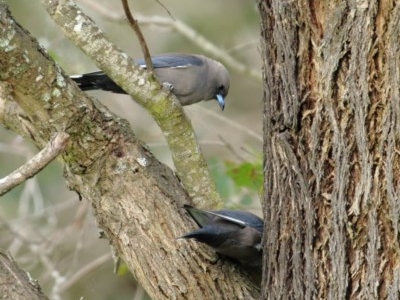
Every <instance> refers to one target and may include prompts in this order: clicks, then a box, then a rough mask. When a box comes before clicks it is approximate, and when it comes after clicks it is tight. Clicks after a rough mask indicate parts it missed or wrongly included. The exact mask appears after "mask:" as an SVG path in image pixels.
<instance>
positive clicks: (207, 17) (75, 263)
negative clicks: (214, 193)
mask: <svg viewBox="0 0 400 300" xmlns="http://www.w3.org/2000/svg"><path fill="white" fill-rule="evenodd" d="M5 2H6V3H8V5H9V6H10V9H11V11H12V13H13V15H14V17H15V18H16V20H17V21H18V22H19V23H20V24H21V25H22V26H23V27H25V28H26V29H27V30H29V31H30V32H31V34H32V35H33V36H35V37H36V38H37V39H38V41H39V42H40V43H41V44H42V45H43V47H44V48H46V49H47V50H48V51H49V53H50V54H51V56H52V57H53V58H54V59H55V60H56V61H57V63H58V64H60V65H61V67H62V68H63V69H64V71H65V72H66V73H67V74H77V73H82V72H89V71H93V70H96V69H97V68H96V66H95V65H94V64H93V62H92V61H91V60H90V59H89V58H88V57H86V56H85V55H84V54H83V53H82V52H81V51H80V50H79V49H78V48H76V47H75V46H74V45H73V44H72V43H71V42H69V41H68V40H67V39H66V38H65V37H64V35H63V33H62V32H61V31H60V30H59V29H58V27H57V26H56V25H55V24H54V23H53V22H52V21H51V19H50V18H49V17H48V15H47V13H46V12H45V11H44V9H43V8H42V6H41V5H40V1H32V0H6V1H5ZM77 3H78V5H79V6H81V7H82V10H83V11H84V12H85V13H87V14H88V15H89V16H91V17H92V19H93V20H94V21H95V22H96V23H97V24H98V26H99V27H100V28H102V30H103V31H105V32H106V33H107V34H108V36H109V37H110V39H111V40H112V41H114V42H115V43H116V44H117V45H118V46H119V47H120V48H122V49H123V50H124V51H126V52H127V53H128V54H130V55H131V56H132V57H133V58H139V57H141V51H140V46H139V45H138V43H137V40H136V37H135V35H134V33H133V32H132V31H131V29H130V28H129V26H128V25H127V24H126V22H125V21H124V15H123V10H122V7H121V3H120V1H117V0H114V1H107V0H80V1H77ZM130 3H131V9H132V11H133V14H134V15H135V16H138V15H141V16H144V17H153V16H160V17H162V18H167V19H169V20H172V21H173V19H172V17H173V18H174V19H176V20H181V21H183V22H184V23H186V24H187V25H188V26H190V27H192V28H193V29H194V30H195V31H196V32H198V33H199V34H201V35H203V36H204V37H206V38H207V39H208V40H210V42H211V43H213V44H214V45H215V46H216V47H218V48H221V49H222V50H223V51H226V53H229V54H230V55H232V56H233V57H234V58H235V59H237V61H238V62H240V63H243V64H245V65H246V66H247V67H249V68H251V69H254V70H255V71H256V72H258V73H259V74H260V75H261V58H260V55H259V16H258V13H257V9H256V5H255V3H254V2H252V1H242V0H202V1H194V0H186V1H182V0H163V1H162V3H163V5H164V6H165V7H166V8H167V9H168V10H169V12H170V14H171V15H172V17H171V16H170V15H169V13H168V12H167V11H166V10H165V9H164V8H163V7H162V6H160V4H159V3H157V1H151V0H137V1H131V2H130ZM141 27H142V30H143V33H144V35H145V37H146V40H147V43H148V46H149V49H150V52H151V53H152V54H157V53H166V52H183V53H198V54H204V55H207V56H211V57H213V55H212V54H210V53H208V52H207V50H206V49H204V47H203V46H204V45H200V46H199V45H196V44H194V43H193V42H192V41H190V40H189V39H187V38H186V37H184V36H182V34H180V33H179V32H177V31H176V30H173V29H171V28H169V27H165V26H157V25H154V24H151V23H150V24H143V25H142V26H141ZM105 59H106V58H105ZM228 69H230V71H231V88H230V92H229V95H228V98H227V104H226V108H225V111H224V112H221V111H220V110H219V107H218V104H217V103H216V102H215V101H210V102H208V103H201V104H196V105H192V106H189V107H185V111H186V112H187V114H188V116H189V118H190V119H191V121H192V123H193V126H194V129H195V131H196V134H197V137H198V139H199V142H200V144H201V147H202V150H203V152H204V154H205V156H206V158H207V161H208V162H209V167H210V170H211V172H212V175H213V177H214V179H215V182H216V183H217V187H218V191H219V192H220V194H221V196H222V197H223V199H224V201H225V206H226V207H229V208H233V209H245V210H249V211H252V212H254V213H256V214H258V215H261V210H260V195H261V193H262V191H261V188H262V178H263V177H262V125H261V124H262V84H261V76H260V78H255V77H251V76H249V75H246V74H243V73H240V72H238V71H235V70H232V69H231V68H230V67H229V66H228ZM91 95H93V98H94V101H99V102H100V103H102V104H103V105H105V106H107V107H108V108H109V109H110V110H111V111H112V112H114V113H115V114H116V115H118V116H120V117H122V118H125V119H127V120H128V121H129V122H130V124H131V126H132V129H133V130H134V132H135V134H136V135H137V136H138V138H139V139H141V140H142V141H144V142H145V143H147V144H148V145H149V147H150V149H151V151H152V152H153V153H154V154H155V155H156V156H157V158H158V159H160V160H161V161H163V162H164V163H166V164H168V165H169V166H170V167H173V166H172V162H171V158H170V153H169V151H168V147H167V144H166V142H165V140H164V138H163V136H162V134H161V132H160V131H159V129H158V128H157V126H156V124H155V123H154V122H153V121H152V119H151V118H150V117H149V116H148V115H147V113H146V112H145V111H144V110H143V109H142V108H141V107H140V106H138V105H137V104H136V103H135V102H134V101H132V100H131V99H130V98H129V97H128V96H124V95H115V94H111V93H106V92H91ZM36 152H37V149H36V148H35V147H34V146H33V144H32V143H31V142H30V141H27V140H24V139H22V138H21V137H19V136H17V135H15V134H14V133H12V132H10V131H8V130H6V129H5V128H4V127H3V126H1V125H0V166H1V167H0V178H1V177H4V176H6V175H7V174H8V173H9V172H11V171H12V170H14V169H16V168H17V167H18V166H20V165H21V164H23V163H24V162H25V161H26V160H28V159H29V158H31V157H32V156H33V155H34V154H35V153H36ZM99 232H100V230H99V229H98V228H97V226H96V223H95V220H94V218H93V215H92V212H91V208H90V205H88V203H86V202H85V201H84V200H83V201H79V199H78V196H77V195H76V194H75V193H73V192H71V191H69V190H68V188H67V186H66V183H65V181H64V179H63V177H62V168H61V166H60V164H59V163H58V162H53V163H52V164H51V165H50V166H48V167H47V168H46V169H45V170H44V171H43V172H41V173H40V174H39V175H38V176H36V177H35V178H33V179H31V180H29V181H28V182H26V183H25V184H23V185H21V186H20V187H18V188H16V189H14V190H13V191H11V192H10V193H8V194H6V195H5V196H3V197H1V198H0V234H1V239H0V247H1V248H2V249H6V250H8V251H9V252H10V253H11V254H12V255H13V257H14V259H15V260H16V261H17V262H18V264H19V265H20V267H22V268H23V269H24V270H26V271H28V272H30V274H31V275H32V277H33V278H36V279H38V280H39V282H40V284H41V285H42V288H43V289H44V291H45V292H46V294H47V295H49V297H50V298H51V299H98V300H103V299H104V300H106V299H107V300H111V299H148V297H147V296H146V295H145V292H144V291H143V290H142V289H141V288H140V287H139V286H138V285H137V284H136V282H135V280H134V278H133V277H132V275H131V274H130V273H129V272H126V271H123V270H124V269H123V268H122V269H121V270H122V272H119V275H115V274H114V273H113V262H112V258H111V254H110V253H111V251H110V247H109V245H108V243H107V241H106V240H104V239H99ZM182 242H184V241H182Z"/></svg>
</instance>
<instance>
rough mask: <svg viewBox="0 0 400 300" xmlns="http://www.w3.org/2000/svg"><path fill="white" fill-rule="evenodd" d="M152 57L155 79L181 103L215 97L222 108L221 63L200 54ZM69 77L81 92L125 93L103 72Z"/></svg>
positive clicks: (225, 79) (224, 77) (225, 77)
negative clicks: (169, 86) (168, 88)
mask: <svg viewBox="0 0 400 300" xmlns="http://www.w3.org/2000/svg"><path fill="white" fill-rule="evenodd" d="M151 60H152V62H153V67H154V72H155V75H156V77H157V79H158V80H159V81H160V82H161V83H163V84H168V85H171V88H172V92H173V93H174V94H175V96H177V97H178V99H179V100H180V102H181V104H182V105H189V104H193V103H197V102H200V101H203V100H205V101H208V100H212V99H215V100H217V101H218V104H219V106H220V107H221V110H224V107H225V97H226V95H227V94H228V91H229V73H228V71H227V69H226V68H225V67H224V66H223V65H222V64H221V63H220V62H218V61H216V60H213V59H211V58H208V57H205V56H202V55H194V54H177V53H176V54H175V53H172V54H162V55H156V56H152V58H151ZM137 64H138V65H139V66H140V67H141V68H146V64H145V62H144V60H138V61H137ZM71 79H72V80H74V81H75V82H76V83H77V84H78V86H79V88H80V89H81V90H82V91H88V90H98V89H99V90H104V91H110V92H113V93H119V94H126V92H125V91H124V90H123V89H121V88H120V87H119V86H118V85H117V84H116V83H115V82H114V81H112V80H111V78H110V77H108V76H107V75H106V74H105V73H104V72H102V71H97V72H93V73H87V74H83V75H73V76H71Z"/></svg>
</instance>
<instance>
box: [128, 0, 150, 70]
mask: <svg viewBox="0 0 400 300" xmlns="http://www.w3.org/2000/svg"><path fill="white" fill-rule="evenodd" d="M122 7H123V8H124V12H125V16H126V18H127V19H128V22H129V25H130V26H131V28H132V29H133V31H134V32H135V33H136V36H137V38H138V40H139V43H140V47H141V48H142V52H143V57H144V61H145V62H146V69H147V71H149V72H151V73H153V74H154V68H153V62H152V61H151V55H150V51H149V48H148V47H147V43H146V40H145V38H144V35H143V33H142V31H141V30H140V27H139V25H138V22H137V21H136V19H135V18H134V17H133V15H132V13H131V10H130V9H129V4H128V0H122Z"/></svg>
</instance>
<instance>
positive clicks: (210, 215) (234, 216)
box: [184, 204, 264, 232]
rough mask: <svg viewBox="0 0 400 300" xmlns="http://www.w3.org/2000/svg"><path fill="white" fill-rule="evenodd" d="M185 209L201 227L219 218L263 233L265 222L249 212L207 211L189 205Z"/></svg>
mask: <svg viewBox="0 0 400 300" xmlns="http://www.w3.org/2000/svg"><path fill="white" fill-rule="evenodd" d="M184 208H185V209H186V210H187V212H188V213H189V214H190V216H191V217H192V219H193V220H194V221H195V222H196V223H197V225H199V226H200V227H204V226H205V225H207V224H209V223H210V222H211V221H212V220H213V219H215V217H217V218H221V219H223V220H226V221H228V222H232V223H233V224H236V225H239V226H242V227H247V226H248V227H252V228H254V229H256V230H257V231H259V232H262V231H263V228H264V221H263V220H262V219H261V218H259V217H257V216H256V215H254V214H252V213H249V212H245V211H238V210H218V211H206V210H200V209H197V208H195V207H193V206H191V205H187V204H185V205H184Z"/></svg>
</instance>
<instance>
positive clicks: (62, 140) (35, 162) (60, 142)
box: [0, 132, 69, 196]
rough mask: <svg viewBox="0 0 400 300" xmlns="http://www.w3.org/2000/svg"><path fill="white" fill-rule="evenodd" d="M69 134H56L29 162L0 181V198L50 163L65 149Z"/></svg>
mask: <svg viewBox="0 0 400 300" xmlns="http://www.w3.org/2000/svg"><path fill="white" fill-rule="evenodd" d="M68 140H69V134H68V133H65V132H60V133H58V134H57V135H56V136H55V137H54V138H53V139H52V140H51V141H50V142H49V143H48V144H47V145H46V147H44V148H43V149H42V150H41V151H40V152H39V153H38V154H36V155H35V156H34V157H32V159H31V160H30V161H28V162H27V163H26V164H24V165H23V166H21V167H19V168H18V169H17V170H15V171H14V172H12V173H11V174H9V175H8V176H6V177H4V178H2V179H0V196H2V195H4V194H5V193H7V192H8V191H10V190H11V189H13V188H14V187H16V186H17V185H19V184H21V183H22V182H24V181H26V180H28V179H29V178H31V177H33V176H34V175H36V174H37V173H39V172H40V171H41V170H43V168H44V167H46V166H47V165H48V164H49V163H50V162H51V161H53V160H54V159H55V158H56V157H57V156H58V155H59V154H60V153H61V152H62V151H64V149H65V148H66V147H67V144H68Z"/></svg>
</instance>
